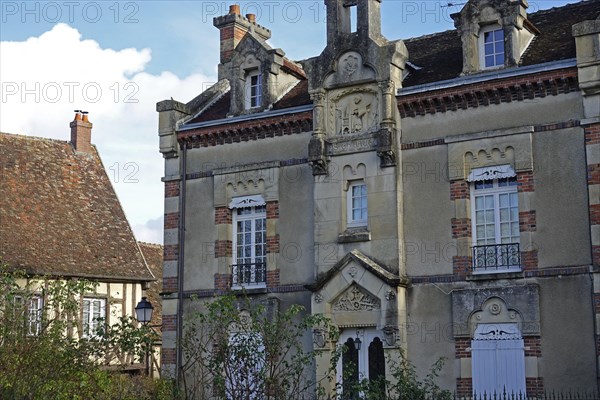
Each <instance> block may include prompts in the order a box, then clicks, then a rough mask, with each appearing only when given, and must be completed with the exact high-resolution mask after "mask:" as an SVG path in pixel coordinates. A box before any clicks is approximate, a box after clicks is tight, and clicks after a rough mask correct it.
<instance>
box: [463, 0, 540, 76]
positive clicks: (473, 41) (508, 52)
mask: <svg viewBox="0 0 600 400" xmlns="http://www.w3.org/2000/svg"><path fill="white" fill-rule="evenodd" d="M528 7H529V6H528V4H527V0H469V1H468V2H467V4H466V5H465V6H464V7H463V9H462V10H461V11H460V12H459V13H456V14H452V18H453V19H454V25H455V26H456V28H457V30H458V33H459V35H460V36H461V39H462V46H463V74H472V73H476V72H481V71H486V70H494V69H498V68H506V67H514V66H517V65H518V64H519V62H520V60H521V57H522V56H523V53H525V51H526V50H527V47H528V46H529V44H530V43H531V41H532V40H533V39H534V37H535V36H536V35H537V34H539V31H538V30H537V29H536V27H535V26H534V25H533V24H532V23H531V22H530V21H529V20H528V19H527V8H528Z"/></svg>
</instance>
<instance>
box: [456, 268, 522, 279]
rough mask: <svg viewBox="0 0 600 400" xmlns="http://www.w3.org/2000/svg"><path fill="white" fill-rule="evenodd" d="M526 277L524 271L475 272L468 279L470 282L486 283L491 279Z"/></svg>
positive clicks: (514, 269)
mask: <svg viewBox="0 0 600 400" xmlns="http://www.w3.org/2000/svg"><path fill="white" fill-rule="evenodd" d="M524 276H525V275H524V274H523V270H522V269H520V268H519V269H516V268H513V269H505V270H499V271H494V272H490V271H483V272H473V273H472V274H471V275H469V276H468V277H467V280H468V281H484V280H491V279H518V278H523V277H524Z"/></svg>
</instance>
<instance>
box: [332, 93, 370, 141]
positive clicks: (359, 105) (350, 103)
mask: <svg viewBox="0 0 600 400" xmlns="http://www.w3.org/2000/svg"><path fill="white" fill-rule="evenodd" d="M346 93H347V94H346V95H343V96H342V97H340V98H339V100H338V101H337V102H335V103H334V104H332V105H331V107H332V111H334V112H332V113H330V117H332V116H333V115H332V114H334V115H335V132H336V133H337V134H338V135H355V134H359V133H365V132H369V131H370V130H372V129H373V128H375V127H376V126H377V117H378V101H377V97H376V96H375V95H374V94H373V93H370V92H366V91H361V90H352V91H348V92H346ZM332 122H333V121H332Z"/></svg>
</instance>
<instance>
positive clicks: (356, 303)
mask: <svg viewBox="0 0 600 400" xmlns="http://www.w3.org/2000/svg"><path fill="white" fill-rule="evenodd" d="M332 309H333V311H374V310H380V309H381V301H380V300H379V299H378V298H377V297H375V296H373V295H371V294H369V293H367V291H366V290H364V289H362V288H361V287H359V286H358V285H357V284H353V285H352V286H350V287H349V288H348V289H347V290H346V291H345V292H344V293H342V294H341V295H340V296H339V297H338V298H337V299H336V300H335V301H334V302H333V307H332Z"/></svg>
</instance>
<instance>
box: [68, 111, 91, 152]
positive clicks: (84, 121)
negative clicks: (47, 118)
mask: <svg viewBox="0 0 600 400" xmlns="http://www.w3.org/2000/svg"><path fill="white" fill-rule="evenodd" d="M87 114H88V113H87V111H81V110H75V119H74V120H73V121H72V122H71V123H70V124H69V126H70V127H71V143H72V144H73V147H75V151H77V152H80V153H91V152H92V123H91V122H90V121H89V120H88V116H87Z"/></svg>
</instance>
